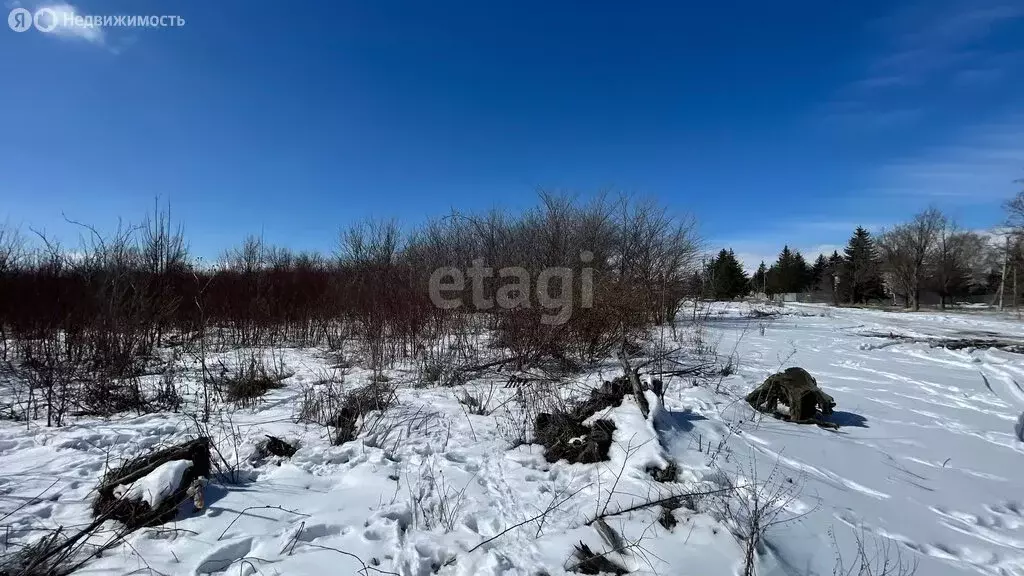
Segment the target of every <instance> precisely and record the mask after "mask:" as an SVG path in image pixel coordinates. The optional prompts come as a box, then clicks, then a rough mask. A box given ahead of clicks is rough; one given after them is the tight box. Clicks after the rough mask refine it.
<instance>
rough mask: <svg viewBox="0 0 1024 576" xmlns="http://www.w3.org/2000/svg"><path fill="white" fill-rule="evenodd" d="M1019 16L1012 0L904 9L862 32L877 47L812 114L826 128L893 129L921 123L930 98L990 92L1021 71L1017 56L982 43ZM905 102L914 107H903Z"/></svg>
mask: <svg viewBox="0 0 1024 576" xmlns="http://www.w3.org/2000/svg"><path fill="white" fill-rule="evenodd" d="M1021 19H1024V4H1022V3H1021V2H1019V1H1017V0H937V1H934V0H933V1H928V2H919V3H915V4H909V5H906V6H904V7H902V8H900V9H898V10H896V11H895V12H893V13H892V14H890V15H888V16H886V17H885V18H882V19H880V20H877V21H875V22H873V23H872V24H871V25H869V26H868V27H867V29H866V30H865V35H866V40H867V42H866V44H868V45H870V46H877V47H878V49H877V50H876V51H875V52H874V53H873V54H871V55H870V56H868V57H867V58H866V59H865V61H864V63H863V67H862V71H861V73H860V74H859V75H858V76H855V77H853V78H851V79H850V80H849V81H848V82H847V83H846V84H845V85H843V86H841V87H840V88H838V89H837V90H836V92H835V94H834V95H833V97H832V99H831V101H829V102H827V103H825V104H824V105H823V106H822V108H821V109H820V110H819V111H818V116H819V118H821V119H823V121H824V122H825V124H826V125H827V126H828V125H832V126H839V127H842V128H847V127H862V128H863V127H867V128H899V127H903V126H906V125H908V124H913V123H914V122H918V121H921V120H923V119H924V118H925V116H927V115H928V110H927V108H928V102H929V100H930V97H931V96H933V95H935V94H941V93H944V92H945V91H948V90H949V89H954V88H958V89H960V90H965V89H977V90H986V89H992V88H994V87H996V86H998V85H999V84H1000V83H1001V82H1002V81H1003V80H1004V79H1005V78H1008V77H1011V76H1012V75H1013V72H1014V71H1015V70H1018V71H1019V70H1024V65H1022V61H1024V60H1022V59H1021V58H1020V57H1019V56H1020V54H1016V53H1014V52H1009V51H1002V50H1001V49H997V48H993V47H992V46H990V45H988V41H989V40H991V39H993V38H997V37H999V35H1000V34H1002V33H1004V32H1006V31H1007V30H1008V28H1009V27H1010V26H1012V25H1013V24H1014V23H1015V22H1016V21H1018V20H1021ZM908 99H909V100H912V101H914V102H915V103H917V105H915V106H913V107H908V106H907V105H906V101H907V100H908Z"/></svg>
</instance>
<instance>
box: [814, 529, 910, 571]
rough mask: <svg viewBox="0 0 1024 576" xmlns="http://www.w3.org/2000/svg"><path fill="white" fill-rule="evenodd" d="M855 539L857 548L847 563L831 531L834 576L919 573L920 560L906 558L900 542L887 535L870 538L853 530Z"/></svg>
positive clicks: (862, 530)
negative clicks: (834, 555) (834, 557)
mask: <svg viewBox="0 0 1024 576" xmlns="http://www.w3.org/2000/svg"><path fill="white" fill-rule="evenodd" d="M853 536H854V540H855V542H856V548H854V550H853V554H852V557H851V558H849V560H847V559H845V558H843V553H842V551H841V550H840V549H839V544H838V543H837V542H836V537H835V533H834V532H833V530H832V528H829V538H830V539H831V540H832V547H833V548H834V549H835V554H836V564H835V568H833V569H832V574H833V576H913V574H916V573H917V567H918V559H917V558H916V557H913V558H904V556H903V551H902V548H901V547H900V545H899V543H896V542H893V540H892V539H890V538H886V537H884V536H873V537H869V536H868V535H867V534H866V532H865V530H864V529H863V528H861V529H860V530H854V531H853ZM847 563H848V564H847Z"/></svg>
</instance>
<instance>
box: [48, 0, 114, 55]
mask: <svg viewBox="0 0 1024 576" xmlns="http://www.w3.org/2000/svg"><path fill="white" fill-rule="evenodd" d="M36 10H37V12H36V13H37V14H38V11H39V10H44V11H49V12H50V13H52V17H53V21H52V25H53V28H52V29H51V30H49V31H48V32H46V33H47V34H51V35H53V36H56V37H58V38H63V39H68V40H84V41H86V42H89V43H91V44H97V45H103V44H104V43H105V41H106V37H105V35H104V33H103V28H101V27H99V26H93V25H90V24H87V23H85V22H82V21H81V19H80V18H79V19H78V21H76V16H81V13H80V12H78V10H77V9H76V8H75V7H74V6H72V5H71V4H65V3H60V4H44V5H42V6H39V7H38V8H37V9H36ZM44 13H45V12H44ZM43 18H44V19H45V18H47V16H43ZM47 26H48V25H47Z"/></svg>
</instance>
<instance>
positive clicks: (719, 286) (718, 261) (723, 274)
mask: <svg viewBox="0 0 1024 576" xmlns="http://www.w3.org/2000/svg"><path fill="white" fill-rule="evenodd" d="M708 275H709V280H710V286H711V290H712V293H713V295H714V297H715V299H716V300H731V299H733V298H736V297H737V296H744V295H746V294H747V293H748V292H749V290H750V280H749V279H748V278H747V273H746V272H745V271H744V270H743V265H742V264H740V261H739V260H738V259H737V258H736V254H735V253H734V252H733V251H732V250H731V249H730V250H725V249H723V250H722V251H721V252H719V253H718V256H716V257H715V258H712V259H711V262H710V263H709V265H708Z"/></svg>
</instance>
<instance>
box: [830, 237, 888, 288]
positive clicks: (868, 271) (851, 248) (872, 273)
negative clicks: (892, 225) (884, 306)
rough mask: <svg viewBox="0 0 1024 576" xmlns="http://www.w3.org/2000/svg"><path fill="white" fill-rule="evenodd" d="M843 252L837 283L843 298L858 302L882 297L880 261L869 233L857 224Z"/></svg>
mask: <svg viewBox="0 0 1024 576" xmlns="http://www.w3.org/2000/svg"><path fill="white" fill-rule="evenodd" d="M843 252H844V253H845V258H843V262H844V266H843V268H842V270H841V272H840V275H839V276H840V279H839V283H840V287H841V290H842V293H843V296H844V297H845V299H846V300H847V301H848V302H850V303H858V302H867V301H868V300H873V299H878V298H882V297H884V295H885V294H884V292H883V290H882V275H881V263H880V260H879V257H878V249H877V248H876V247H875V241H874V239H872V238H871V233H870V232H868V231H867V230H865V229H864V228H862V227H860V226H858V227H857V229H856V230H855V231H854V232H853V236H852V237H850V241H849V242H848V243H847V246H846V249H845V250H844V251H843Z"/></svg>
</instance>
